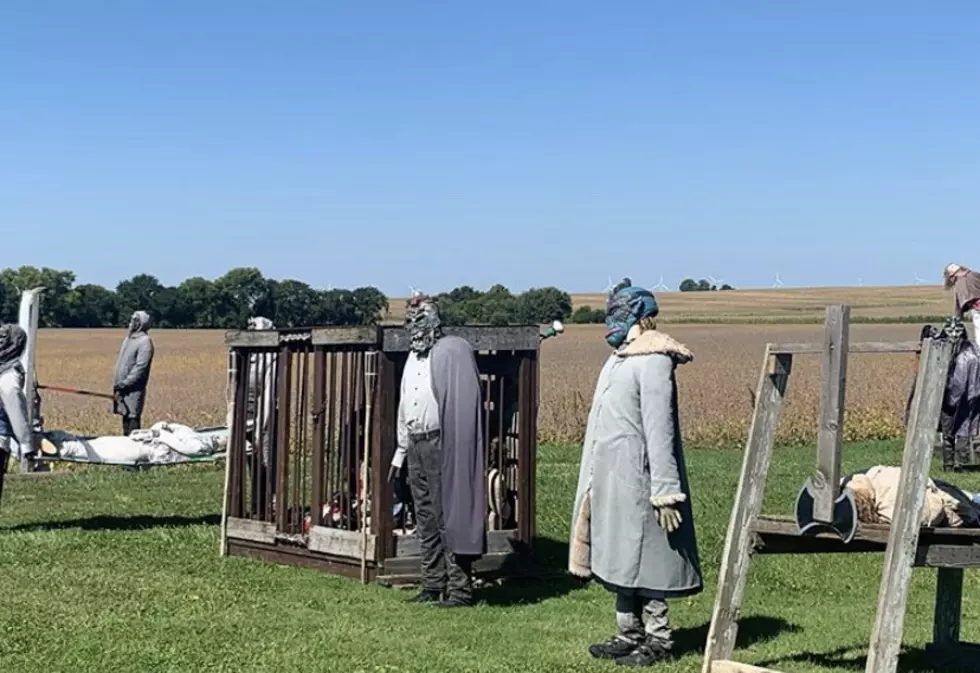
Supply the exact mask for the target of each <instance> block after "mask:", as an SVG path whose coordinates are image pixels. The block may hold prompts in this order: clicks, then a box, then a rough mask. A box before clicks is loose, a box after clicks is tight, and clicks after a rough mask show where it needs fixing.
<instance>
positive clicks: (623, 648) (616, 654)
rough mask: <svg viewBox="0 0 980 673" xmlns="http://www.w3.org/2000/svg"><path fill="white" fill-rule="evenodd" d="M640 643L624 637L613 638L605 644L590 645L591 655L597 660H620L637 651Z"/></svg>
mask: <svg viewBox="0 0 980 673" xmlns="http://www.w3.org/2000/svg"><path fill="white" fill-rule="evenodd" d="M637 645H638V643H637V642H636V641H633V640H627V639H626V638H623V637H622V636H613V637H612V638H610V639H609V640H607V641H606V642H604V643H597V644H596V645H589V654H591V655H592V656H593V657H595V658H596V659H618V658H620V657H625V656H626V655H628V654H630V653H631V652H632V651H633V650H635V649H636V647H637Z"/></svg>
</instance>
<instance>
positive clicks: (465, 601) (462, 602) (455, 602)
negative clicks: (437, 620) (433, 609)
mask: <svg viewBox="0 0 980 673" xmlns="http://www.w3.org/2000/svg"><path fill="white" fill-rule="evenodd" d="M471 605H473V599H472V598H462V597H460V596H449V597H448V598H445V599H443V600H441V601H439V607H440V608H468V607H470V606H471Z"/></svg>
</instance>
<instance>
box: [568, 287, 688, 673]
mask: <svg viewBox="0 0 980 673" xmlns="http://www.w3.org/2000/svg"><path fill="white" fill-rule="evenodd" d="M657 312H658V309H657V302H656V299H655V298H654V296H653V294H651V293H650V292H649V291H648V290H645V289H643V288H639V287H634V286H633V285H632V283H631V282H630V280H629V279H628V278H627V279H624V280H623V281H622V282H621V283H620V284H618V285H617V286H616V287H614V288H613V289H612V290H611V291H610V294H609V297H608V299H607V305H606V326H607V328H608V331H607V333H606V341H607V342H608V343H609V345H610V346H612V347H613V348H614V349H615V350H614V351H613V353H612V355H610V356H609V359H608V360H607V361H606V363H605V365H604V366H603V368H602V371H601V372H600V374H599V380H598V383H597V385H596V390H595V396H594V398H593V400H592V409H591V411H590V412H589V421H588V427H587V430H586V434H585V444H584V446H583V449H582V461H581V467H580V469H579V482H578V489H577V491H576V495H575V505H574V508H573V511H572V530H571V539H570V549H569V572H571V573H572V574H573V575H576V576H579V577H584V578H589V577H592V578H594V579H596V580H597V581H598V582H600V583H601V584H602V585H603V586H605V587H606V588H607V589H608V590H609V591H611V592H613V593H614V594H615V596H616V623H617V626H618V627H619V633H618V634H617V635H616V636H614V637H613V638H611V639H610V640H608V641H606V642H604V643H600V644H596V645H592V646H591V647H590V648H589V651H590V653H591V654H592V655H593V656H594V657H597V658H602V659H615V660H616V662H617V663H619V664H623V665H633V666H647V665H652V664H654V663H656V662H657V661H661V660H663V659H666V658H668V657H669V655H670V651H671V648H672V646H673V638H672V632H671V629H670V625H669V621H668V619H667V603H666V602H665V599H667V598H677V597H682V596H691V595H694V594H697V593H700V592H701V590H702V588H703V586H702V579H701V567H700V562H699V559H698V550H697V541H696V539H695V534H694V521H693V518H692V509H691V494H690V488H689V486H688V481H687V471H686V469H685V466H684V452H683V446H682V444H681V435H680V425H679V423H678V418H677V386H676V381H675V378H674V369H675V367H676V366H677V365H679V364H684V363H686V362H690V361H691V360H692V359H693V355H692V353H691V351H689V350H688V349H687V348H686V347H685V346H684V345H683V344H680V343H678V342H677V341H675V340H674V339H672V338H671V337H669V336H667V335H666V334H664V333H662V332H658V331H657V330H656V322H655V318H656V315H657Z"/></svg>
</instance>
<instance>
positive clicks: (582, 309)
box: [569, 306, 606, 325]
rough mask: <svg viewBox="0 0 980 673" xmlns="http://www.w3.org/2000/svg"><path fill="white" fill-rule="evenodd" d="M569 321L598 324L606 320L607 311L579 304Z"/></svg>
mask: <svg viewBox="0 0 980 673" xmlns="http://www.w3.org/2000/svg"><path fill="white" fill-rule="evenodd" d="M569 321H570V322H571V323H573V324H576V325H586V324H596V323H602V322H605V321H606V312H605V311H603V310H602V309H598V308H592V307H591V306H579V307H578V308H577V309H575V312H574V313H572V315H571V317H570V319H569Z"/></svg>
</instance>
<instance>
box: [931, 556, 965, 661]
mask: <svg viewBox="0 0 980 673" xmlns="http://www.w3.org/2000/svg"><path fill="white" fill-rule="evenodd" d="M962 613H963V570H962V569H960V568H940V569H939V572H938V573H937V577H936V612H935V621H934V622H933V629H932V640H933V642H934V643H935V644H936V645H939V646H941V647H945V646H948V645H953V644H954V643H958V642H959V641H960V617H961V616H962Z"/></svg>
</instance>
